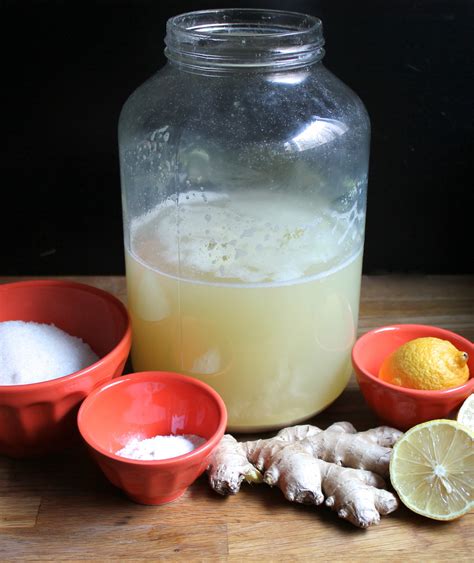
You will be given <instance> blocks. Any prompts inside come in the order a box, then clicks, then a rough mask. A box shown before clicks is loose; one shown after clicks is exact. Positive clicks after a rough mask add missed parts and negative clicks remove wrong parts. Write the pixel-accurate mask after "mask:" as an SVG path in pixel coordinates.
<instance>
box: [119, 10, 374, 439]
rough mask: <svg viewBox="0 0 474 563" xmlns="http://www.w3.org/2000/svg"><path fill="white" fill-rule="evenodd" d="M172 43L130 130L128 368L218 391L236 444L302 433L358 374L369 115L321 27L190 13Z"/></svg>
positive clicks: (286, 16) (122, 134)
mask: <svg viewBox="0 0 474 563" xmlns="http://www.w3.org/2000/svg"><path fill="white" fill-rule="evenodd" d="M166 43H167V49H166V53H167V56H168V59H169V62H168V64H167V65H166V66H165V67H164V68H163V69H162V70H161V71H159V72H158V73H157V74H156V75H155V76H153V77H152V78H151V79H150V80H148V81H147V82H146V83H145V84H144V85H142V86H141V87H140V88H138V90H137V91H136V92H134V93H133V94H132V96H131V97H130V98H129V100H128V101H127V102H126V104H125V106H124V108H123V111H122V114H121V118H120V125H119V143H120V159H121V178H122V190H123V210H124V233H125V253H126V266H127V285H128V300H129V309H130V313H131V317H132V323H133V350H132V360H133V366H134V369H135V370H137V371H138V370H140V371H141V370H148V369H160V370H173V371H179V372H182V373H185V374H188V375H191V376H193V377H197V378H199V379H201V380H203V381H205V382H206V383H209V384H210V385H211V386H213V387H214V388H215V389H216V390H217V391H218V392H219V393H220V394H221V395H222V397H223V398H224V401H225V402H226V405H227V408H228V411H229V428H230V429H231V430H234V431H254V430H265V429H270V428H276V427H281V426H283V425H288V424H290V423H295V422H298V421H302V420H304V419H307V418H308V417H310V416H312V415H313V414H315V413H317V412H319V411H321V410H322V409H323V408H325V407H326V406H327V405H328V404H329V403H331V402H332V401H333V400H334V399H335V398H336V397H337V396H338V395H339V394H340V393H341V392H342V390H343V389H344V387H345V386H346V384H347V381H348V379H349V376H350V373H351V367H350V351H351V347H352V344H353V342H354V338H355V334H356V326H357V317H358V303H359V291H360V277H361V263H362V250H363V237H364V221H365V206H366V187H367V166H368V156H369V120H368V117H367V114H366V111H365V109H364V107H363V105H362V103H361V102H360V100H359V98H358V97H357V96H356V95H355V94H354V93H353V92H352V91H351V90H350V89H349V88H347V87H346V86H344V85H343V84H342V83H341V82H340V81H339V80H338V79H337V78H336V77H335V76H334V75H332V74H331V73H330V72H329V71H328V70H327V69H326V68H325V67H324V66H323V65H322V62H321V59H322V57H323V54H324V51H323V36H322V26H321V22H320V20H318V19H316V18H312V17H310V16H304V15H301V14H294V13H287V12H276V11H265V10H240V9H237V10H213V11H205V12H195V13H191V14H184V15H182V16H177V17H175V18H172V19H171V20H170V21H169V22H168V32H167V38H166Z"/></svg>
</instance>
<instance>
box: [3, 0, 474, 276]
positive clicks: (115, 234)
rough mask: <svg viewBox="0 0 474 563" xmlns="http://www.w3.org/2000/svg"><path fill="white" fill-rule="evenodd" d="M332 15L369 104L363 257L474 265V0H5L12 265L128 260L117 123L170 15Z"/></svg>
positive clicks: (329, 34)
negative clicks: (262, 11) (220, 11)
mask: <svg viewBox="0 0 474 563" xmlns="http://www.w3.org/2000/svg"><path fill="white" fill-rule="evenodd" d="M237 6H238V7H260V8H277V9H290V10H294V11H300V12H306V13H310V14H313V15H316V16H319V17H320V18H322V20H323V23H324V28H325V37H326V57H325V64H326V66H327V67H328V68H329V69H330V70H332V71H333V72H334V73H335V74H336V75H337V76H338V77H339V78H341V79H342V80H343V81H344V82H346V84H348V85H349V86H350V87H352V88H353V89H354V90H355V91H356V92H357V93H358V94H359V95H360V97H361V98H362V100H363V101H364V103H365V105H366V107H367V108H368V111H369V114H370V116H371V120H372V128H373V130H372V152H371V165H370V177H369V207H368V217H367V231H366V247H365V258H364V270H365V272H366V273H381V272H387V271H399V272H402V271H403V272H425V273H467V272H472V271H473V264H474V260H473V257H472V240H473V238H472V227H471V223H472V215H473V198H472V191H473V185H474V164H473V161H474V151H473V148H474V147H473V145H474V143H473V83H474V80H473V74H474V70H473V62H474V49H473V41H474V39H473V37H474V10H473V2H471V1H469V0H432V1H426V0H418V1H415V0H411V1H405V0H399V1H389V0H386V1H381V0H372V1H366V2H364V1H363V0H361V1H358V2H357V1H354V0H326V1H323V0H322V1H313V2H310V1H306V2H304V1H298V0H297V1H293V2H290V1H273V2H224V1H220V2H217V1H215V2H180V1H174V2H165V1H161V2H159V1H158V0H152V1H148V0H135V1H132V0H130V1H122V2H119V1H111V0H110V1H106V0H103V1H96V2H88V1H83V2H74V1H69V2H66V1H65V2H53V1H36V2H34V1H21V0H17V1H7V2H5V1H3V2H2V15H3V17H2V21H3V24H2V27H3V31H2V42H3V43H4V44H3V45H2V53H3V57H2V59H3V62H2V77H3V80H2V82H3V86H2V88H1V89H2V94H3V96H2V97H3V98H4V100H3V103H2V132H3V137H4V139H5V141H6V148H5V149H4V150H3V151H1V152H0V155H1V167H2V196H3V197H2V203H1V210H2V213H1V221H0V236H1V239H0V240H1V241H2V254H3V256H2V258H3V260H2V265H1V268H0V274H3V275H27V274H30V275H54V274H66V275H70V274H119V273H123V271H124V265H123V245H122V224H121V202H120V183H119V168H118V156H117V140H116V127H117V120H118V115H119V112H120V108H121V106H122V104H123V103H124V101H125V100H126V98H127V97H128V95H129V94H130V93H131V92H132V91H133V90H134V89H135V88H136V87H137V86H138V85H139V84H141V83H142V82H143V81H144V80H145V79H146V78H148V77H149V76H150V75H151V74H153V73H154V72H155V71H156V70H158V69H159V68H160V67H161V66H162V65H163V64H164V62H165V59H164V55H163V38H164V34H165V23H166V20H167V18H168V17H170V16H172V15H175V14H178V13H181V12H184V11H189V10H193V9H203V8H216V7H237Z"/></svg>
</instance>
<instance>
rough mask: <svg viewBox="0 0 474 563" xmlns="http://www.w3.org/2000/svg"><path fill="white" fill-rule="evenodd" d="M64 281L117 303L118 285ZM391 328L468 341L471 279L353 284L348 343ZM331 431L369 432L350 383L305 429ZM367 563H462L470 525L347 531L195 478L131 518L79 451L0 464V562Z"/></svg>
mask: <svg viewBox="0 0 474 563" xmlns="http://www.w3.org/2000/svg"><path fill="white" fill-rule="evenodd" d="M18 279H20V278H0V282H8V281H16V280H18ZM21 279H26V278H21ZM72 279H75V280H78V281H81V282H84V283H89V284H91V285H95V286H97V287H101V288H103V289H106V290H107V291H110V292H112V293H114V294H116V295H117V296H118V297H120V298H122V299H123V300H125V280H124V278H123V277H74V278H72ZM396 322H403V323H407V322H414V323H426V324H433V325H438V326H442V327H444V328H448V329H450V330H454V331H455V332H458V333H459V334H462V335H463V336H465V337H466V338H469V339H470V340H473V339H474V277H473V276H416V277H412V276H410V277H409V276H394V275H390V276H373V277H364V279H363V285H362V301H361V314H360V322H359V332H360V333H363V332H365V331H367V330H368V329H370V328H373V327H376V326H380V325H383V324H389V323H396ZM338 420H348V421H350V422H352V423H353V424H354V425H355V426H356V428H358V429H360V430H364V429H366V428H369V427H371V426H374V425H376V424H377V420H376V419H375V417H374V416H373V415H372V414H371V412H370V411H369V410H368V408H367V407H366V406H365V404H364V400H363V398H362V396H361V395H360V393H359V391H358V387H357V383H356V382H355V380H354V379H352V380H351V382H350V384H349V385H348V387H347V389H346V391H345V392H344V393H343V395H342V396H341V397H340V398H339V399H338V400H337V401H336V402H335V403H334V404H333V405H332V406H331V407H330V408H329V409H327V410H326V411H325V412H324V413H322V414H321V415H319V416H317V417H315V418H314V419H313V420H312V421H311V422H312V423H314V424H316V425H318V426H322V427H323V428H324V427H326V426H327V425H329V424H330V423H332V422H335V421H338ZM368 558H370V559H371V560H374V559H384V560H395V559H397V560H399V559H400V560H412V561H419V560H430V561H433V560H451V559H456V560H458V561H467V560H471V561H472V560H473V559H474V513H470V514H468V515H466V516H464V517H463V518H461V519H460V520H457V521H454V522H448V523H442V522H434V521H431V520H427V519H425V518H422V517H421V516H418V515H416V514H413V513H411V512H409V511H408V510H406V509H405V508H403V507H402V508H400V509H399V510H398V511H396V512H395V513H393V514H391V515H389V516H387V517H385V518H383V519H382V522H381V523H380V525H379V526H377V527H374V528H371V529H369V530H359V529H357V528H354V527H353V526H352V525H350V524H348V523H346V522H343V521H341V520H340V519H338V518H337V517H336V516H335V514H334V513H332V512H330V511H329V510H328V509H326V508H322V507H306V506H301V505H296V504H291V503H289V502H287V501H285V500H284V499H283V497H282V495H281V493H280V491H279V490H277V489H270V488H268V487H265V486H253V487H250V486H245V487H243V490H242V491H241V492H240V493H239V494H238V495H236V496H235V497H232V498H223V497H220V496H218V495H216V494H215V493H213V492H212V491H211V490H210V489H209V487H208V485H207V482H206V478H205V476H203V477H201V478H200V479H199V480H198V481H197V482H196V483H194V485H193V486H191V487H190V488H189V489H188V491H187V492H186V493H185V495H184V496H183V497H182V498H181V499H179V500H178V501H176V502H174V503H171V504H169V505H164V506H160V507H152V506H141V505H137V504H134V503H132V502H130V501H129V500H127V499H126V498H125V497H124V496H123V495H122V493H121V492H120V491H119V490H117V489H115V488H114V487H113V486H112V485H110V484H109V483H108V482H107V480H106V479H105V478H104V477H103V476H102V474H101V473H100V471H99V470H98V468H97V467H96V466H95V465H94V463H93V462H92V460H91V459H90V458H89V457H88V456H87V454H86V452H85V449H84V448H83V447H82V445H81V444H73V445H71V447H70V448H69V450H68V451H66V452H64V453H62V454H58V455H55V456H53V457H49V458H47V459H44V460H35V461H15V460H10V459H7V458H1V457H0V559H1V560H14V559H22V560H25V559H30V560H31V559H34V560H61V559H74V560H84V559H94V560H101V561H102V560H111V559H120V560H132V559H134V560H140V559H181V560H185V561H191V560H202V561H208V560H234V561H243V560H252V561H255V560H262V559H263V560H270V559H271V560H283V561H286V560H295V559H309V560H316V559H321V560H337V561H341V560H351V561H354V560H362V559H368Z"/></svg>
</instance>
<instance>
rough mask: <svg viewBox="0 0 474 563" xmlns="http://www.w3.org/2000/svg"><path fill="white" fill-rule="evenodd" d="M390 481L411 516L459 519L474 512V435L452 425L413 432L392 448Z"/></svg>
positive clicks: (447, 422) (430, 425)
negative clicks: (410, 511)
mask: <svg viewBox="0 0 474 563" xmlns="http://www.w3.org/2000/svg"><path fill="white" fill-rule="evenodd" d="M390 480H391V482H392V485H393V487H394V489H395V490H396V491H397V493H398V496H399V497H400V500H401V501H402V502H403V504H405V506H407V507H408V508H409V509H410V510H413V512H417V513H418V514H421V515H423V516H426V517H428V518H433V519H435V520H454V519H455V518H459V516H462V515H463V514H466V512H469V511H470V510H471V509H472V508H474V432H472V431H471V430H470V429H469V428H467V427H466V426H464V425H462V424H459V423H458V422H455V421H454V420H431V421H429V422H424V423H423V424H419V425H418V426H414V427H413V428H412V429H411V430H409V431H408V432H407V433H406V434H405V435H404V436H403V437H402V438H400V440H398V442H397V443H396V444H395V446H394V448H393V451H392V457H391V460H390Z"/></svg>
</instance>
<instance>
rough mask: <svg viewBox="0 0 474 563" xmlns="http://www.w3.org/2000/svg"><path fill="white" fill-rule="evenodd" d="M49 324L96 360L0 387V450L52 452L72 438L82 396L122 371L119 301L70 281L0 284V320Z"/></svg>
mask: <svg viewBox="0 0 474 563" xmlns="http://www.w3.org/2000/svg"><path fill="white" fill-rule="evenodd" d="M9 320H22V321H35V322H38V323H48V324H51V323H53V324H54V325H56V326H57V327H58V328H60V329H62V330H64V331H66V332H68V333H69V334H72V335H73V336H78V337H80V338H82V339H83V340H84V341H85V342H87V343H88V344H89V345H90V346H91V348H92V349H93V350H94V352H95V353H96V354H97V355H98V356H99V358H100V359H99V361H97V362H96V363H94V364H92V365H91V366H88V367H87V368H85V369H82V370H80V371H77V372H75V373H72V374H70V375H66V376H64V377H60V378H57V379H52V380H50V381H44V382H41V383H32V384H27V385H0V454H5V455H8V456H11V457H30V456H37V455H42V454H44V453H47V452H49V451H53V450H57V449H60V448H61V447H63V446H64V445H66V444H67V443H68V442H69V441H70V440H71V438H74V436H77V426H76V416H77V411H78V407H79V405H80V403H81V402H82V400H83V399H84V398H85V397H86V396H87V395H88V394H89V393H90V392H91V391H92V390H93V389H94V388H95V387H97V386H98V385H99V384H100V383H103V382H104V381H108V380H110V379H112V377H116V376H118V375H120V374H121V373H122V372H123V368H124V365H125V362H126V360H127V357H128V354H129V351H130V345H131V328H130V321H129V317H128V313H127V310H126V308H125V307H124V305H123V304H122V303H121V302H120V301H119V300H118V299H117V298H115V297H114V296H113V295H110V294H109V293H107V292H105V291H102V290H100V289H96V288H94V287H91V286H88V285H84V284H80V283H74V282H70V281H52V280H41V281H38V280H36V281H25V282H18V283H8V284H3V285H0V322H1V321H9Z"/></svg>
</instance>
